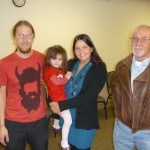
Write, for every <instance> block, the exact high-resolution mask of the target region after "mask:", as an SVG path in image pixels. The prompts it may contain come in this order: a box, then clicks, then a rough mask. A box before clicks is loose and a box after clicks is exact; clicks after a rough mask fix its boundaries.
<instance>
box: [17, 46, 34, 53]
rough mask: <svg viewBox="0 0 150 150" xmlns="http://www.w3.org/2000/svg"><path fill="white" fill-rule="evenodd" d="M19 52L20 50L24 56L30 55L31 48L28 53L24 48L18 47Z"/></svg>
mask: <svg viewBox="0 0 150 150" xmlns="http://www.w3.org/2000/svg"><path fill="white" fill-rule="evenodd" d="M18 50H19V52H20V53H22V54H28V53H30V52H31V47H30V48H28V49H27V50H26V51H24V50H23V49H22V48H20V47H18Z"/></svg>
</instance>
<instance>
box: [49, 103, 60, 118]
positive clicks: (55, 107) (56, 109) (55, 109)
mask: <svg viewBox="0 0 150 150" xmlns="http://www.w3.org/2000/svg"><path fill="white" fill-rule="evenodd" d="M50 107H51V109H52V111H53V112H54V113H57V114H59V115H61V113H60V108H59V105H58V103H57V102H51V103H50Z"/></svg>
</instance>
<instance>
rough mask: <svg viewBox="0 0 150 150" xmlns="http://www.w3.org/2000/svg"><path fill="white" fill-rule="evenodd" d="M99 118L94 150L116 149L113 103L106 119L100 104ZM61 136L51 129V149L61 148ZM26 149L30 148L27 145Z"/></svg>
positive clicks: (2, 149) (0, 149) (108, 109)
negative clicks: (99, 127)
mask: <svg viewBox="0 0 150 150" xmlns="http://www.w3.org/2000/svg"><path fill="white" fill-rule="evenodd" d="M98 109H99V120H100V126H101V129H99V130H97V133H96V137H95V139H94V142H93V145H92V150H114V148H113V142H112V134H113V126H114V116H115V115H114V109H113V105H111V104H110V105H109V106H108V107H107V112H108V119H107V120H106V119H105V114H104V110H103V106H102V105H101V104H99V106H98ZM60 140H61V136H60V135H59V134H57V135H56V137H54V133H53V132H52V131H51V130H50V134H49V150H60V148H59V143H60ZM0 150H4V147H2V146H1V145H0ZM26 150H30V148H29V146H28V145H27V148H26Z"/></svg>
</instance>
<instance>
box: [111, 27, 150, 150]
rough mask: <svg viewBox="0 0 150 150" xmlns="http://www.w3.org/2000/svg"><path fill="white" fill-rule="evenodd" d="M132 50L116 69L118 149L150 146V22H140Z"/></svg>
mask: <svg viewBox="0 0 150 150" xmlns="http://www.w3.org/2000/svg"><path fill="white" fill-rule="evenodd" d="M131 48H132V54H130V55H129V56H128V57H126V58H125V59H123V60H121V61H120V62H119V63H118V64H117V66H116V70H115V79H114V83H113V101H114V105H115V112H116V120H115V127H114V147H115V150H133V149H134V147H136V148H137V149H138V150H150V26H147V25H140V26H138V27H137V28H136V29H135V30H134V32H133V34H132V37H131Z"/></svg>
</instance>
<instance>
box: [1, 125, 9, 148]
mask: <svg viewBox="0 0 150 150" xmlns="http://www.w3.org/2000/svg"><path fill="white" fill-rule="evenodd" d="M6 142H9V135H8V130H7V129H6V127H5V125H1V126H0V143H2V144H3V145H4V146H6Z"/></svg>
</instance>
